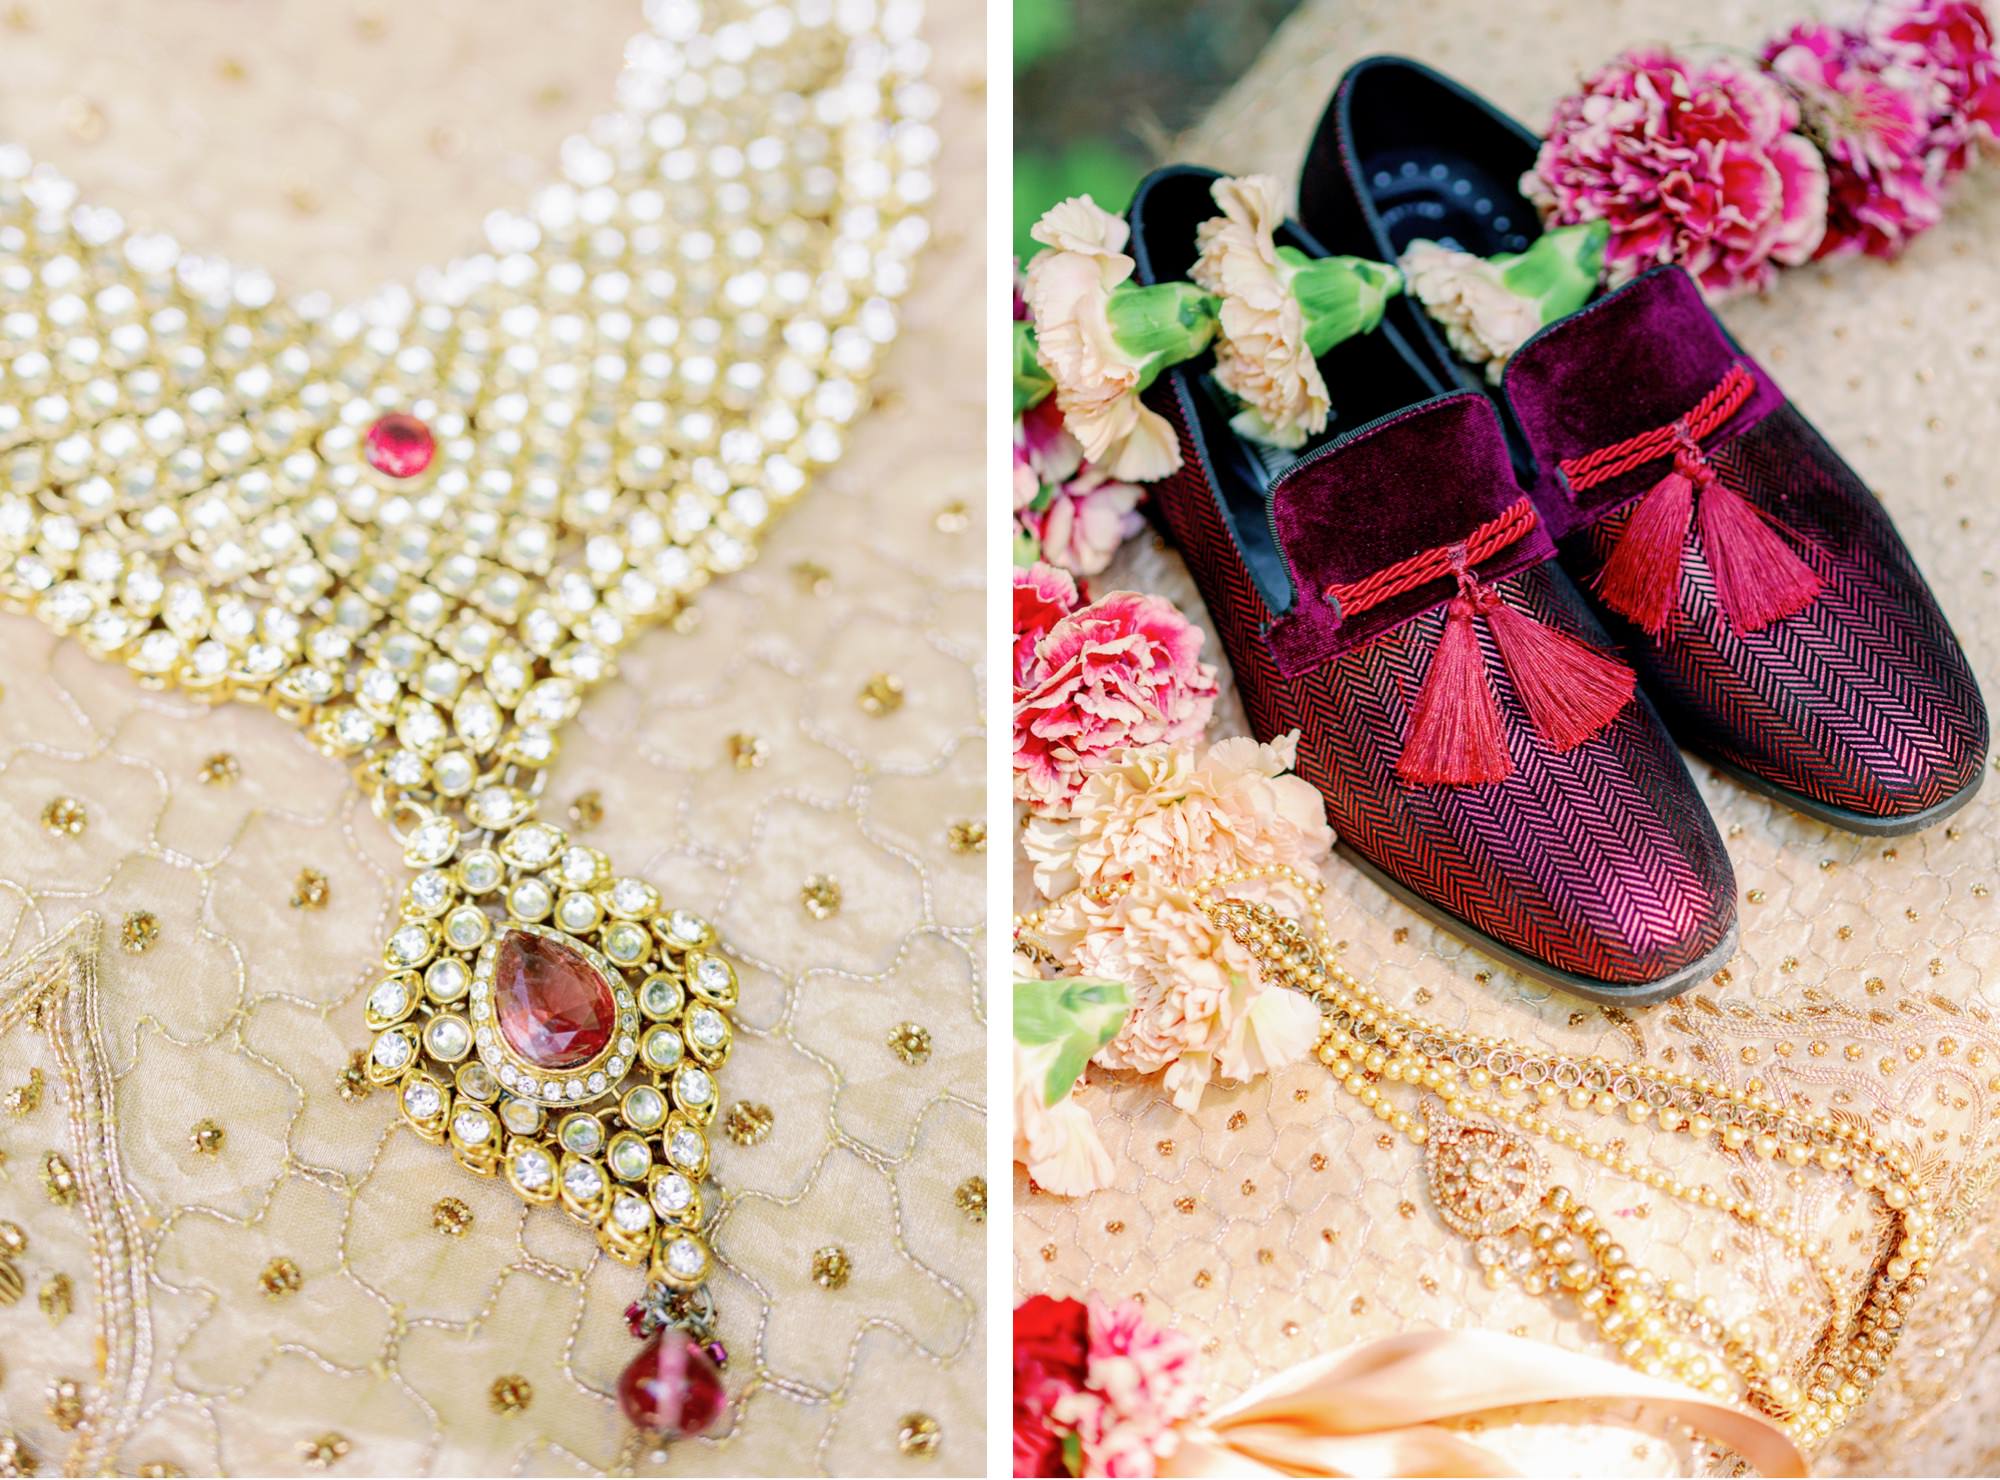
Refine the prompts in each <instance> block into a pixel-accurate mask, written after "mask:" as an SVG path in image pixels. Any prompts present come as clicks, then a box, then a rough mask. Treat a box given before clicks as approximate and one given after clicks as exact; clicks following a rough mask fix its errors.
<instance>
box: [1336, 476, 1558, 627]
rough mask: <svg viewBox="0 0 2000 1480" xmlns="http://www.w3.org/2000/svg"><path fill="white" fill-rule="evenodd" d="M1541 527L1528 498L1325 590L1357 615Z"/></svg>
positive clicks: (1344, 614) (1456, 570) (1346, 613)
mask: <svg viewBox="0 0 2000 1480" xmlns="http://www.w3.org/2000/svg"><path fill="white" fill-rule="evenodd" d="M1534 527H1535V506H1534V505H1533V504H1531V503H1530V502H1528V500H1527V499H1525V498H1523V499H1520V500H1518V501H1516V502H1515V503H1512V504H1509V505H1508V506H1507V507H1506V508H1505V509H1503V510H1501V511H1500V512H1499V513H1498V514H1496V515H1494V516H1493V517H1492V518H1491V519H1489V520H1487V521H1486V522H1485V523H1484V524H1482V525H1480V526H1479V527H1478V528H1477V529H1475V530H1473V531H1472V533H1471V534H1469V535H1467V536H1466V537H1465V538H1464V539H1462V540H1459V541H1458V542H1456V543H1455V544H1450V545H1433V546H1432V547H1431V548H1430V549H1428V550H1419V551H1418V552H1417V553H1416V554H1414V555H1411V556H1408V557H1406V558H1405V559H1402V560H1399V561H1397V562H1396V563H1395V564H1394V565H1389V566H1384V567H1383V568H1382V569H1381V570H1378V571H1376V572H1375V573H1374V574H1373V575H1370V576H1363V577H1362V578H1361V579H1360V580H1358V581H1350V582H1348V583H1347V584H1345V585H1340V584H1335V585H1331V586H1328V587H1327V588H1326V590H1325V593H1324V594H1325V596H1326V598H1327V600H1329V601H1331V602H1333V603H1334V604H1335V605H1336V606H1337V607H1338V609H1339V611H1340V615H1341V617H1342V618H1343V619H1344V618H1347V617H1352V616H1356V615H1358V614H1359V613H1361V612H1365V611H1367V610H1368V609H1369V608H1370V607H1376V606H1380V605H1381V604H1382V603H1383V602H1385V601H1389V600H1392V599H1394V598H1395V597H1398V596H1402V595H1404V594H1406V593H1408V592H1411V591H1414V590H1416V589H1417V588H1418V587H1419V586H1425V585H1428V584H1430V582H1432V581H1438V580H1443V579H1444V578H1445V577H1446V576H1451V575H1460V574H1463V573H1464V572H1466V571H1468V570H1470V569H1471V568H1472V567H1473V566H1475V565H1477V564H1479V562H1480V561H1482V560H1486V559H1488V558H1490V557H1491V556H1494V555H1497V554H1498V553H1499V552H1500V551H1502V550H1504V549H1506V548H1507V547H1508V546H1509V545H1511V544H1513V543H1514V542H1515V541H1516V540H1518V539H1520V538H1522V536H1524V535H1526V534H1527V533H1528V531H1529V530H1531V529H1533V528H1534Z"/></svg>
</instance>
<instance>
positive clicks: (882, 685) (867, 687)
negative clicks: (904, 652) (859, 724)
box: [855, 673, 903, 719]
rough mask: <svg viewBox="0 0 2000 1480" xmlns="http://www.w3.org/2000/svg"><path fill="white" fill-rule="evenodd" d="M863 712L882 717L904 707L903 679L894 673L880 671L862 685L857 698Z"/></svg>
mask: <svg viewBox="0 0 2000 1480" xmlns="http://www.w3.org/2000/svg"><path fill="white" fill-rule="evenodd" d="M855 702H856V703H857V704H859V705H860V706H861V712H862V713H863V714H872V715H874V716H875V717H876V718H878V719H880V718H882V717H883V716H885V715H890V714H894V713H895V712H896V711H897V710H899V709H901V708H902V707H903V681H902V679H900V678H898V677H897V676H896V675H895V674H893V673H878V674H876V675H875V676H874V677H872V678H870V679H869V680H868V682H866V683H864V684H863V685H862V686H861V694H860V696H859V697H858V698H857V699H856V700H855Z"/></svg>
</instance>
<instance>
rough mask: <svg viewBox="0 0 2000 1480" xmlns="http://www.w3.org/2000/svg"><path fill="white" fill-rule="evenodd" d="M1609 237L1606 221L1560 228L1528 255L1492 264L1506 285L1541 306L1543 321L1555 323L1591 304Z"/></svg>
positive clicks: (1510, 256)
mask: <svg viewBox="0 0 2000 1480" xmlns="http://www.w3.org/2000/svg"><path fill="white" fill-rule="evenodd" d="M1610 236H1611V228H1610V226H1608V225H1607V224H1606V223H1604V222H1602V221H1585V222H1583V223H1581V224H1580V225H1576V226H1558V227H1556V228H1555V229H1554V230H1553V231H1549V232H1545V233H1543V235H1542V236H1540V237H1539V238H1537V239H1536V241H1535V244H1534V245H1533V246H1531V247H1529V248H1528V250H1527V251H1525V252H1513V253H1506V254H1503V255H1501V256H1498V257H1492V258H1488V259H1487V260H1488V261H1490V262H1491V263H1492V264H1493V266H1494V267H1495V268H1496V269H1498V271H1499V273H1500V285H1501V286H1502V287H1504V288H1505V289H1506V290H1507V291H1508V292H1510V293H1512V294H1514V295H1515V296H1516V297H1518V298H1527V299H1531V300H1533V301H1534V302H1535V303H1537V304H1539V305H1540V307H1541V315H1542V322H1543V323H1544V324H1553V323H1554V322H1555V321H1556V320H1557V319H1559V318H1562V317H1563V316H1565V315H1566V314H1573V313H1575V312H1576V311H1577V310H1578V309H1579V308H1582V307H1583V306H1584V304H1586V303H1588V302H1590V296H1591V294H1593V293H1595V292H1596V291H1597V280H1598V277H1599V275H1600V274H1601V273H1602V272H1603V270H1604V244H1605V242H1606V241H1608V240H1609V239H1610Z"/></svg>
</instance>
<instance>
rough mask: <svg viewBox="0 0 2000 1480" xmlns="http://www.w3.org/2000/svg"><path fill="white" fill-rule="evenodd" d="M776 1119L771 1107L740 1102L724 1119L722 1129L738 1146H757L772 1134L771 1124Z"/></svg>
mask: <svg viewBox="0 0 2000 1480" xmlns="http://www.w3.org/2000/svg"><path fill="white" fill-rule="evenodd" d="M775 1118H776V1117H774V1116H773V1115H772V1114H771V1107H770V1106H769V1105H763V1104H759V1103H758V1102H757V1101H755V1100H738V1101H737V1102H736V1103H735V1104H733V1105H731V1106H730V1107H729V1113H728V1114H727V1115H726V1116H724V1117H723V1120H722V1129H723V1130H724V1131H725V1132H727V1133H728V1136H729V1139H730V1140H732V1141H734V1142H735V1143H736V1144H737V1145H739V1146H755V1145H757V1144H759V1143H760V1142H762V1141H763V1140H764V1138H765V1137H766V1136H768V1135H770V1134H771V1123H772V1121H773V1120H774V1119H775Z"/></svg>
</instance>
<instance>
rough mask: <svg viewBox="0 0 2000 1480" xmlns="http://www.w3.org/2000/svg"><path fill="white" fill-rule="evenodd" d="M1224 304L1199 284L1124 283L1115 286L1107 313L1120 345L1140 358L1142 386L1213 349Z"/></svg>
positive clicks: (1133, 355)
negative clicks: (1219, 313)
mask: <svg viewBox="0 0 2000 1480" xmlns="http://www.w3.org/2000/svg"><path fill="white" fill-rule="evenodd" d="M1219 307H1220V300H1219V299H1217V298H1216V297H1214V295H1212V294H1209V293H1204V292H1202V290H1201V289H1199V288H1197V287H1196V286H1195V285H1194V284H1193V283H1156V284H1154V285H1153V286H1152V287H1150V288H1142V287H1140V286H1139V285H1138V284H1136V283H1120V284H1119V285H1118V286H1117V287H1116V288H1114V289H1113V290H1112V292H1111V299H1110V302H1108V303H1107V304H1106V305H1105V317H1106V318H1107V319H1108V320H1109V321H1110V324H1111V337H1112V339H1113V340H1115V341H1116V342H1117V344H1118V347H1119V348H1120V349H1122V350H1124V351H1125V353H1126V354H1128V355H1130V356H1131V357H1132V358H1133V359H1134V360H1137V361H1138V362H1139V365H1140V369H1139V389H1140V390H1145V389H1146V387H1148V386H1150V385H1151V384H1152V383H1153V382H1154V381H1155V380H1157V379H1158V378H1159V374H1160V372H1161V371H1162V370H1166V369H1169V368H1170V367H1172V366H1174V365H1178V364H1180V363H1181V362H1182V361H1183V360H1192V359H1193V358H1194V357H1195V356H1196V355H1198V354H1200V353H1201V352H1202V351H1203V350H1205V349H1207V348H1208V345H1209V341H1210V340H1212V339H1214V338H1215V322H1216V313H1217V311H1218V309H1219Z"/></svg>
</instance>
